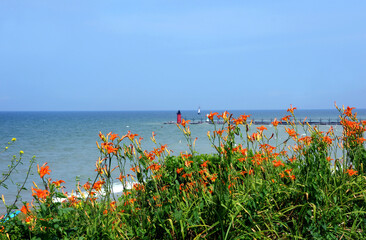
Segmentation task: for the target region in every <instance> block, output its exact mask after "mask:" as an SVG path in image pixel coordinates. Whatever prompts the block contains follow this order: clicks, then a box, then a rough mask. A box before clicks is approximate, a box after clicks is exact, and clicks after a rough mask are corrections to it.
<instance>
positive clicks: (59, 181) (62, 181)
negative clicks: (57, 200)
mask: <svg viewBox="0 0 366 240" xmlns="http://www.w3.org/2000/svg"><path fill="white" fill-rule="evenodd" d="M52 183H53V184H55V185H56V186H57V187H59V186H60V185H61V183H65V181H64V180H58V181H55V182H52Z"/></svg>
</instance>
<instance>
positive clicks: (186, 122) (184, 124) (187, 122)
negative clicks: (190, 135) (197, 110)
mask: <svg viewBox="0 0 366 240" xmlns="http://www.w3.org/2000/svg"><path fill="white" fill-rule="evenodd" d="M190 121H191V120H187V121H186V120H184V119H183V118H182V123H181V125H182V126H183V127H186V124H189V122H190Z"/></svg>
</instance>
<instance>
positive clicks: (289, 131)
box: [285, 128, 298, 137]
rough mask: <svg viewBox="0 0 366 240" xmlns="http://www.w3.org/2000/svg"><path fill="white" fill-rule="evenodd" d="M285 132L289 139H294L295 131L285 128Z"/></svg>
mask: <svg viewBox="0 0 366 240" xmlns="http://www.w3.org/2000/svg"><path fill="white" fill-rule="evenodd" d="M285 129H286V132H287V133H288V135H289V136H290V137H296V136H297V135H298V134H297V133H296V131H295V129H290V128H285Z"/></svg>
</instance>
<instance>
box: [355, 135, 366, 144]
mask: <svg viewBox="0 0 366 240" xmlns="http://www.w3.org/2000/svg"><path fill="white" fill-rule="evenodd" d="M364 141H366V139H365V138H363V137H362V138H357V139H356V142H357V143H358V144H363V142H364Z"/></svg>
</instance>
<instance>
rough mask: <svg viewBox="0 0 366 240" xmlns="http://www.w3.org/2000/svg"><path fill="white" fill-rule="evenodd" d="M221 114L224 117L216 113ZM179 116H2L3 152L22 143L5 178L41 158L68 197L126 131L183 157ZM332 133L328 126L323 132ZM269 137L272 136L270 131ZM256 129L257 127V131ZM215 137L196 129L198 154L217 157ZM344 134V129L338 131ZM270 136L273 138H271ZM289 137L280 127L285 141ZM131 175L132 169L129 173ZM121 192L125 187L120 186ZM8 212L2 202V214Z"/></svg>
mask: <svg viewBox="0 0 366 240" xmlns="http://www.w3.org/2000/svg"><path fill="white" fill-rule="evenodd" d="M217 112H222V111H217ZM230 112H231V113H233V114H234V116H238V115H240V114H244V113H245V114H251V115H252V118H255V119H257V120H260V119H273V118H275V117H277V119H280V118H282V117H283V116H285V115H288V114H287V113H286V111H285V110H281V111H276V110H267V111H262V110H261V111H259V110H257V111H230ZM207 113H209V112H208V111H201V115H197V111H182V117H183V118H184V119H191V120H196V121H197V120H203V121H204V120H205V119H206V117H205V115H206V114H207ZM295 113H296V116H297V118H302V119H303V118H305V117H308V118H312V119H319V118H323V119H327V120H328V119H329V118H331V119H337V117H338V112H337V110H299V111H295ZM358 116H359V118H362V119H366V110H358ZM175 120H176V111H123V112H0V146H2V148H1V149H4V148H5V146H6V144H7V142H9V141H11V139H12V138H17V141H16V142H15V143H14V144H13V145H12V146H10V147H9V149H8V150H7V151H5V152H2V153H0V173H4V172H6V170H7V165H8V164H9V161H10V159H11V158H12V156H13V155H19V151H20V150H22V151H24V155H23V161H24V164H23V165H21V166H19V167H18V169H17V170H18V171H17V172H15V173H14V174H13V175H12V179H11V180H12V181H13V182H14V183H21V181H22V180H23V179H24V177H25V173H26V171H27V168H28V162H29V160H30V159H31V158H32V157H33V156H36V159H37V163H39V164H40V165H41V164H43V163H44V162H48V165H49V166H50V169H51V171H52V172H51V176H50V177H51V178H52V180H53V181H55V180H59V179H62V180H64V181H66V184H65V186H66V189H65V190H66V191H68V192H71V190H72V189H75V178H76V177H78V178H79V179H80V182H81V183H82V184H83V183H85V182H86V181H87V180H88V178H93V177H94V176H95V171H94V169H95V161H96V160H97V159H98V157H99V152H98V149H97V147H96V143H95V142H96V141H99V138H98V133H99V131H101V132H102V133H104V134H107V133H108V132H114V133H117V134H119V136H123V135H124V134H126V133H127V131H131V132H132V133H137V134H139V136H141V137H143V138H144V140H143V141H142V146H143V148H144V149H147V150H148V151H150V150H152V148H153V147H154V146H155V145H154V144H153V143H152V142H151V141H150V137H151V133H152V132H153V131H154V132H155V133H156V134H157V135H156V137H155V138H156V140H157V142H158V143H161V144H167V145H168V149H170V150H173V154H176V155H178V154H179V153H180V152H181V151H188V147H187V144H186V142H185V138H184V136H183V134H182V133H181V132H180V131H179V129H178V128H177V126H176V125H175V124H164V122H169V121H175ZM321 127H322V128H324V129H328V128H329V126H321ZM267 128H268V131H273V128H271V126H267ZM253 129H255V127H253ZM209 130H210V131H212V130H213V126H212V125H210V124H198V125H191V132H192V136H193V137H198V140H197V142H196V150H197V151H198V152H200V153H211V152H214V150H213V148H212V147H211V144H210V143H209V141H208V140H207V136H206V134H207V131H209ZM336 131H338V132H340V127H339V126H338V127H336ZM267 135H269V134H267ZM285 137H287V136H286V135H285V133H284V131H283V128H282V129H281V127H280V139H281V138H285ZM128 169H129V167H128ZM32 181H35V182H36V183H37V184H40V179H39V176H38V174H37V173H36V167H34V168H33V171H32V172H31V176H30V179H29V181H28V184H27V185H26V188H27V189H30V188H31V186H32ZM6 183H7V184H8V185H9V188H8V189H4V188H0V195H2V194H3V195H4V197H5V200H6V202H7V204H10V203H11V201H13V200H14V199H15V196H16V192H17V187H16V186H15V185H14V184H12V182H11V181H7V182H6ZM116 189H120V187H118V186H116ZM22 196H23V199H22V200H26V201H30V200H31V192H30V191H29V190H28V191H26V192H23V193H22ZM4 211H5V208H4V205H3V203H2V201H1V202H0V213H3V212H4Z"/></svg>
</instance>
